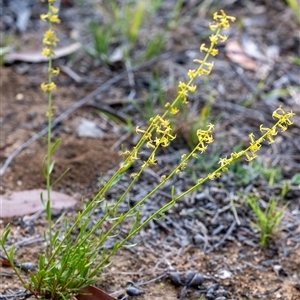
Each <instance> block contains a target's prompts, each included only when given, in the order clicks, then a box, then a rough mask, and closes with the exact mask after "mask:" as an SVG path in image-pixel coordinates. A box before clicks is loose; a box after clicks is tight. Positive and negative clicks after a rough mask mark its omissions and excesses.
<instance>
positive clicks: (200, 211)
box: [0, 0, 300, 300]
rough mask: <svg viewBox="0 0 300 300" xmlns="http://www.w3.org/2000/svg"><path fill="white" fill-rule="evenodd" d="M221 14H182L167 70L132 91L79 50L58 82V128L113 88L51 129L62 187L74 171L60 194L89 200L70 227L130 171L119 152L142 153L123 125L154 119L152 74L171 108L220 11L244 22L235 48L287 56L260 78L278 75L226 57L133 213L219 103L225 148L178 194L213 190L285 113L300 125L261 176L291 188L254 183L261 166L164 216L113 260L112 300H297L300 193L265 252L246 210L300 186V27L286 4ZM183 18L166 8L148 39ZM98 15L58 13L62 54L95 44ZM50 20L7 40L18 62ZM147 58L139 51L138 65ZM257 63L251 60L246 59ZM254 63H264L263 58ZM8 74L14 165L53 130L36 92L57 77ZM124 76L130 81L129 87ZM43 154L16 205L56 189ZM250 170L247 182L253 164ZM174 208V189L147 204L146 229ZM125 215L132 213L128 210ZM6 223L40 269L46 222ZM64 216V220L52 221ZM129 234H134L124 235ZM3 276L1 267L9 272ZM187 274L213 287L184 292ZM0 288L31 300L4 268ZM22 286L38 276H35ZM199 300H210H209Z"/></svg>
mask: <svg viewBox="0 0 300 300" xmlns="http://www.w3.org/2000/svg"><path fill="white" fill-rule="evenodd" d="M16 2H17V1H16ZM29 2H30V1H29ZM210 2H211V3H210ZM213 2H214V1H203V3H204V4H207V5H208V8H206V10H205V9H204V6H203V10H204V11H206V14H204V13H202V12H201V11H200V10H199V11H198V10H197V9H196V8H197V7H198V8H199V5H200V4H201V1H184V6H183V8H182V15H181V22H180V25H178V26H177V27H176V28H175V29H173V30H170V31H168V32H167V33H165V35H166V38H167V43H166V49H165V51H166V53H167V56H165V57H164V56H160V57H158V58H157V59H156V60H155V61H153V62H152V63H150V64H148V65H147V64H146V65H142V66H139V67H138V68H137V70H136V71H134V72H133V74H134V85H132V82H131V81H130V76H129V75H128V73H126V68H125V66H124V63H122V62H119V63H118V64H117V63H116V64H113V65H110V66H108V65H104V64H101V61H100V60H99V59H98V60H97V59H96V58H91V57H90V56H89V55H87V53H86V52H85V51H82V49H81V50H79V51H78V52H76V53H74V54H72V56H69V57H63V58H60V59H58V60H56V61H55V65H56V66H59V67H60V68H62V67H63V66H65V67H66V68H65V69H64V70H65V71H63V72H62V74H61V75H60V76H59V77H58V79H57V81H56V83H57V85H58V87H59V88H58V89H57V90H56V91H55V95H54V105H55V106H56V111H55V116H54V118H57V117H59V116H61V114H62V113H63V112H65V111H66V110H67V109H68V108H70V107H72V106H73V105H75V104H76V103H78V102H79V101H80V100H81V99H84V97H86V96H87V95H89V94H90V93H91V92H93V91H94V90H96V89H99V87H100V88H101V87H103V89H102V91H101V92H99V93H96V95H94V97H91V99H90V101H87V102H86V103H85V104H84V105H82V106H81V107H80V108H79V109H76V110H74V112H72V113H70V114H69V115H68V116H66V118H64V119H63V120H61V121H59V122H58V124H56V126H55V127H54V129H53V137H54V138H62V143H61V145H60V146H59V148H58V151H56V153H55V155H54V160H55V162H56V167H55V173H54V178H55V177H57V176H58V175H59V174H61V172H63V171H64V170H66V169H67V168H70V171H69V172H68V173H67V174H66V176H64V177H63V179H62V180H61V181H60V182H59V183H58V184H57V185H56V186H55V190H56V191H59V192H62V193H65V194H67V195H70V196H72V197H74V198H76V199H77V200H78V205H77V206H76V207H74V208H71V209H70V208H69V209H67V210H65V212H66V214H67V216H69V217H70V219H71V220H72V218H74V217H75V215H76V211H77V210H78V209H80V208H81V204H80V200H82V199H83V201H84V202H88V201H89V199H91V198H92V197H93V195H95V193H96V192H97V190H98V189H99V186H100V184H101V182H102V181H103V180H105V178H106V176H109V175H110V174H112V173H113V171H114V170H115V169H116V167H117V166H118V164H119V162H120V156H119V151H120V149H121V146H122V145H125V147H131V146H132V145H134V141H136V137H135V135H134V134H132V133H131V132H130V130H129V129H128V127H129V126H128V123H126V116H130V118H131V121H132V123H133V124H134V126H136V125H142V126H144V125H145V122H146V121H145V120H146V119H147V118H148V115H147V108H149V103H148V102H147V101H148V100H146V99H149V98H150V96H151V88H150V86H151V78H153V77H151V76H152V75H153V73H155V72H156V73H155V74H159V77H160V78H161V80H162V81H163V85H164V88H163V91H162V93H163V95H164V97H165V99H169V98H171V97H172V95H174V93H175V90H176V82H177V81H178V80H183V78H185V76H186V75H185V74H186V72H187V71H188V69H190V68H193V67H194V65H193V61H192V60H193V58H194V57H195V55H196V56H197V57H199V56H200V55H201V54H199V53H198V48H199V45H200V44H201V43H202V42H207V34H203V32H204V31H207V24H208V23H209V21H210V19H209V16H210V15H211V13H212V12H213V11H214V9H216V8H223V9H225V10H226V12H227V13H228V14H230V15H234V16H236V17H237V19H238V22H237V23H236V24H235V25H234V26H233V27H232V29H231V30H230V32H229V35H230V37H231V38H232V39H236V40H238V41H240V43H241V45H243V47H245V48H244V49H248V48H250V47H251V46H253V44H255V45H258V47H259V48H260V49H261V51H262V53H264V54H265V57H264V58H269V59H271V57H272V55H271V54H270V53H271V52H272V51H275V52H276V53H278V56H277V57H276V59H275V60H274V61H273V63H268V64H262V65H264V66H265V67H266V66H267V69H266V68H263V67H256V68H254V69H253V68H252V67H253V65H251V63H253V62H250V65H251V67H249V66H248V67H247V66H246V65H245V64H243V63H242V64H241V65H240V64H239V63H234V62H232V61H231V60H230V59H229V57H228V56H226V55H225V51H226V48H224V47H223V46H220V48H219V50H220V55H219V56H218V57H217V58H216V59H215V69H214V71H213V73H212V75H211V77H210V80H209V82H205V81H199V82H198V85H199V88H198V89H199V92H198V93H197V94H196V95H195V96H193V97H192V98H191V99H190V106H191V109H190V110H191V111H190V112H188V114H189V118H188V119H184V117H183V116H179V117H178V120H179V121H178V120H177V121H178V122H177V128H176V130H177V133H178V141H177V142H176V143H175V144H174V145H173V146H172V148H171V149H168V150H165V151H162V152H161V153H159V157H158V166H157V170H154V171H155V172H153V171H149V172H148V173H147V174H145V176H143V178H142V180H141V182H140V185H139V186H138V187H136V189H135V190H133V192H132V195H131V198H132V201H133V202H135V201H137V200H138V199H139V198H140V197H141V195H143V193H144V192H149V191H151V188H153V186H155V185H156V184H157V182H158V178H159V176H158V175H159V174H160V173H159V172H160V171H159V170H164V172H166V171H167V170H170V169H172V167H174V163H176V162H177V161H178V158H179V157H180V155H181V154H182V153H184V152H186V151H187V144H188V141H189V137H188V135H189V133H188V132H189V130H188V128H190V122H189V121H190V120H191V119H193V118H194V116H195V115H196V116H197V115H199V114H202V116H203V108H207V107H208V106H207V95H209V96H213V97H214V99H213V100H212V102H211V107H210V108H211V110H212V112H211V115H210V118H209V120H210V122H216V130H215V131H216V134H215V139H216V141H218V142H216V143H214V145H213V146H212V149H211V150H210V152H209V153H208V154H205V155H204V159H203V160H202V161H199V162H195V165H194V166H193V167H191V168H190V169H189V173H187V175H186V176H181V175H180V176H178V177H176V178H175V180H174V181H173V182H172V183H170V185H174V186H175V188H176V191H177V192H180V191H183V190H185V189H186V188H188V187H190V186H191V184H192V183H193V178H195V177H196V178H199V177H202V176H203V174H205V172H207V170H209V168H210V165H211V164H213V163H214V159H215V156H216V155H219V156H222V157H223V156H226V155H228V154H230V153H231V152H232V151H233V147H235V146H236V145H241V146H242V147H243V146H245V145H247V141H248V134H249V133H251V132H256V133H257V134H258V128H259V126H260V124H262V123H264V124H265V125H266V126H270V124H272V118H271V114H272V111H273V110H274V109H276V108H277V107H278V106H279V105H282V107H284V108H285V109H286V110H293V111H294V112H295V114H296V116H295V118H294V125H293V126H292V127H291V128H290V129H289V130H288V131H287V132H285V133H278V138H277V142H276V143H275V144H273V145H272V146H271V147H270V146H268V145H263V147H262V150H261V152H260V153H261V156H260V159H261V160H260V163H261V165H262V166H263V167H262V168H261V169H260V171H261V172H262V170H264V169H266V170H269V169H270V168H274V167H279V169H278V170H277V169H276V171H275V175H274V176H277V175H278V176H279V173H281V178H279V179H278V180H277V181H276V182H275V183H274V184H273V185H269V184H268V180H266V178H265V177H264V176H262V174H260V173H255V172H254V171H253V168H254V166H253V165H252V167H251V168H249V169H244V170H247V172H244V173H238V172H237V171H236V170H234V169H233V170H230V172H228V173H227V174H224V176H223V177H222V179H220V180H218V181H213V182H209V183H208V184H205V185H204V186H203V188H202V189H201V190H199V191H197V192H195V193H193V194H192V195H190V196H189V197H186V198H185V199H183V200H182V201H181V202H180V203H178V204H177V205H176V206H175V207H173V208H172V209H171V210H170V211H169V212H167V213H166V216H165V218H164V219H163V220H159V221H154V222H152V223H151V224H150V225H149V226H148V227H147V228H145V229H144V230H143V231H142V232H141V233H140V235H139V236H137V237H136V238H135V239H134V241H133V242H137V243H138V245H137V246H136V247H134V248H124V249H123V250H122V251H120V252H119V253H118V254H117V255H115V256H114V259H113V261H112V265H111V266H110V267H108V268H107V269H105V270H103V272H102V273H101V274H99V284H98V286H99V287H100V288H101V289H103V290H105V291H106V292H107V293H109V294H111V295H113V296H114V297H118V296H120V295H121V294H126V292H127V295H128V294H130V292H129V290H128V287H127V283H128V282H130V281H132V282H134V283H135V284H136V285H137V286H138V287H139V288H140V289H142V290H143V291H144V294H143V295H138V296H130V295H129V296H128V299H137V300H143V299H144V300H145V299H147V300H150V299H154V300H155V299H166V300H171V299H182V300H183V299H191V300H196V299H216V300H226V299H227V300H229V299H241V300H243V299H282V300H283V299H284V300H298V299H300V186H299V183H297V182H296V183H295V184H291V185H290V188H289V191H288V193H287V194H286V195H284V197H282V199H281V201H280V206H283V205H285V204H287V203H288V206H287V208H286V210H285V212H284V217H283V221H282V224H281V229H280V231H279V232H278V234H277V236H276V237H275V238H274V239H273V240H272V241H271V243H270V244H269V245H268V246H267V247H266V248H264V249H262V248H261V247H260V246H259V234H258V232H257V231H256V230H255V229H253V227H252V226H251V221H253V220H254V219H253V213H252V212H251V211H250V208H249V207H248V206H247V204H246V203H245V198H244V197H243V195H248V194H254V195H256V196H257V197H258V198H259V199H261V201H262V203H267V202H268V201H269V200H270V198H271V197H272V196H274V195H276V196H278V195H280V191H281V190H282V188H283V185H284V182H285V181H290V180H291V179H292V178H294V176H296V175H297V174H299V173H300V139H299V133H300V118H299V116H300V99H299V81H300V74H299V64H298V65H297V64H296V63H295V62H294V60H293V58H296V57H299V26H298V25H297V23H296V20H295V18H294V16H293V14H292V12H291V10H290V9H289V7H288V6H287V5H286V3H285V2H284V1H279V0H278V1H255V3H253V1H224V3H223V4H222V7H220V4H219V5H216V3H213ZM11 3H12V2H11ZM30 3H31V2H30ZM203 3H202V4H203ZM1 4H3V7H4V8H5V9H6V11H5V13H7V15H6V16H7V17H6V18H3V15H2V16H1V18H2V19H1V22H2V23H1V24H2V25H1V26H2V27H3V26H4V25H5V24H6V25H7V23H5V22H6V21H7V18H8V17H10V16H12V17H11V18H12V20H13V18H14V17H13V13H12V11H11V8H10V7H9V5H8V4H7V3H6V1H2V2H1ZM210 5H211V7H210ZM172 7H173V1H165V4H164V5H163V6H162V8H161V10H159V11H158V13H157V15H156V16H155V18H154V21H153V24H151V26H153V29H152V27H149V28H147V30H149V31H151V30H153V31H157V30H159V28H160V26H161V24H164V22H166V19H167V16H168V11H169V9H171V8H172ZM92 8H93V6H92V7H90V6H89V5H88V4H87V5H86V6H80V5H77V4H76V3H75V2H73V1H62V2H61V19H62V24H61V25H60V27H59V28H58V30H60V31H59V35H60V39H61V42H62V44H63V45H67V44H68V43H71V42H70V40H71V36H75V37H77V39H78V40H79V41H80V42H81V43H87V41H88V36H86V28H85V27H84V26H85V25H86V24H88V20H89V18H92V17H93V15H92V14H93V10H92ZM43 9H44V7H43V6H42V4H39V5H37V6H31V14H32V17H31V19H30V22H29V25H28V28H27V29H26V30H25V31H24V32H23V33H18V34H16V33H15V31H14V28H13V29H10V30H11V31H9V32H10V34H13V35H14V37H16V41H14V43H15V44H14V46H16V44H17V45H18V47H19V48H18V47H17V48H18V49H21V51H26V50H27V49H30V50H36V47H37V45H38V43H39V40H40V39H39V38H41V37H42V34H43V30H44V29H45V28H44V27H43V26H42V25H40V22H39V21H38V15H39V14H40V13H42V12H44V11H43ZM96 16H97V15H96ZM239 22H241V23H243V26H242V25H241V23H240V25H239ZM13 23H14V22H12V23H10V24H13ZM3 24H4V25H3ZM7 26H8V25H7ZM11 26H12V25H11ZM239 26H240V27H239ZM2 27H1V29H2V30H3V32H4V33H5V32H6V33H7V32H8V30H9V29H7V28H4V27H3V28H2ZM8 27H9V26H8ZM242 27H243V30H242V29H241V28H242ZM5 30H6V31H5ZM144 30H146V29H144ZM147 30H146V31H145V34H147ZM71 33H72V34H71ZM142 37H143V35H142ZM251 43H252V44H251ZM272 49H273V50H272ZM138 50H139V48H138V47H137V49H135V51H136V52H138ZM136 52H134V54H135V53H136ZM248 52H251V50H249V49H248ZM254 52H255V51H254ZM275 56H276V55H275ZM261 59H262V58H261ZM253 60H254V61H255V62H256V63H257V62H261V61H260V60H259V59H258V58H257V57H254V58H253ZM251 68H252V69H251ZM70 70H72V71H73V72H74V73H72V72H70ZM124 71H125V73H122V72H124ZM0 72H1V112H0V113H1V115H0V117H1V141H0V147H1V148H0V149H1V164H2V165H3V164H4V163H5V161H6V159H7V158H8V157H9V156H10V155H11V153H12V152H13V151H15V150H16V149H18V148H19V147H20V146H21V145H22V144H23V143H24V142H26V141H27V140H28V139H30V138H31V137H32V136H34V135H35V134H38V133H39V132H40V131H41V130H43V129H44V128H45V126H46V117H45V112H46V110H47V103H46V99H45V95H44V94H43V93H42V92H41V90H40V87H39V86H40V84H41V82H43V81H44V80H45V78H46V67H45V65H44V63H28V62H24V61H20V60H18V61H14V62H10V63H6V64H5V65H4V66H3V67H1V69H0ZM129 73H130V74H131V72H129ZM74 74H77V75H78V76H79V78H80V80H78V77H76V76H74ZM120 74H123V75H122V76H123V77H118V76H120ZM131 75H132V74H131ZM111 78H115V79H116V80H115V82H116V83H114V84H111V85H107V86H105V87H104V85H105V84H106V83H107V82H108V81H109V80H110V79H111ZM174 82H175V83H174ZM156 88H157V87H156ZM100 90H101V89H100ZM133 90H134V91H135V96H134V98H133V99H134V100H135V101H136V103H137V104H138V106H139V105H140V110H138V109H136V107H137V106H136V105H133V104H132V97H130V96H129V95H131V94H132V93H131V92H132V91H133ZM158 94H159V92H158V88H157V90H156V94H155V97H154V100H153V103H154V110H155V112H156V111H159V101H158V100H157V99H158V96H157V95H158ZM103 112H106V113H107V112H108V113H110V114H111V115H113V116H114V118H112V117H107V115H105V114H103ZM141 112H142V114H141ZM193 113H194V114H193ZM181 118H182V119H181ZM124 119H125V120H124ZM85 120H89V121H92V122H94V123H95V124H97V128H98V129H100V130H99V132H100V133H99V134H100V136H98V137H97V138H95V137H94V138H92V137H82V136H80V134H79V131H78V128H79V127H80V124H82V122H83V121H85ZM181 120H182V121H181ZM179 123H180V124H181V125H179ZM45 152H46V140H45V138H44V136H41V137H40V138H38V139H37V140H36V141H35V142H33V143H32V144H30V145H29V146H28V147H26V148H25V149H24V150H23V151H21V153H20V154H18V155H17V156H16V157H15V158H14V159H13V160H12V162H11V163H10V165H9V166H8V168H7V169H6V170H5V173H4V174H3V176H2V177H1V197H7V196H9V195H10V194H11V193H13V192H15V191H23V190H30V189H37V188H44V187H45V179H44V177H43V175H42V172H41V163H42V160H43V157H44V155H45ZM217 161H218V160H217ZM217 161H216V163H217ZM242 166H244V167H245V168H247V167H246V165H245V164H244V163H242ZM133 171H134V170H133ZM155 173H157V174H158V175H156V174H155ZM103 177H104V178H103ZM279 177H280V176H279ZM249 178H250V179H249ZM129 180H130V179H129V178H127V177H126V178H125V177H124V178H123V179H122V180H121V182H120V184H119V185H118V186H117V187H114V188H113V189H112V190H111V191H110V192H109V194H108V195H107V201H111V202H112V201H114V199H116V197H117V196H118V195H119V194H120V193H121V192H122V190H124V189H125V187H126V184H127V183H128V182H129ZM238 181H239V182H240V183H238ZM168 195H169V193H168V190H167V189H166V190H163V191H162V193H159V194H158V195H157V196H155V197H153V198H151V199H149V201H148V202H147V203H146V206H145V207H144V208H143V209H142V216H143V217H145V218H146V217H147V216H148V215H149V214H151V212H153V211H155V209H157V208H158V207H159V206H161V204H164V203H166V202H167V201H168V197H169V196H168ZM3 199H4V198H3ZM233 203H234V205H233ZM126 206H127V203H125V204H124V209H126ZM233 206H234V208H235V209H233ZM4 211H5V208H3V207H2V208H1V224H0V225H1V227H2V228H3V227H4V226H5V225H6V224H7V223H10V224H11V235H10V237H9V240H8V244H9V245H13V244H16V245H17V251H16V261H17V262H32V263H34V264H36V262H37V258H38V255H39V254H40V253H42V252H43V251H44V242H43V231H44V230H45V229H46V218H45V214H44V213H40V214H38V215H36V214H26V215H22V214H20V215H19V216H15V217H9V218H5V217H4V215H3V214H2V212H4ZM60 213H61V212H56V215H54V219H56V218H57V217H58V216H59V215H60ZM2 216H3V218H2ZM100 217H101V212H99V213H98V214H95V220H97V218H100ZM126 226H127V224H124V228H123V230H124V231H126V228H127V227H126ZM108 247H109V245H108ZM1 262H2V264H3V260H1ZM190 271H194V272H196V273H197V274H202V275H203V276H204V281H203V283H201V284H200V285H197V286H194V287H189V288H188V289H187V290H186V291H183V289H184V287H183V285H179V286H178V285H176V282H175V281H176V280H175V279H174V277H175V278H177V277H176V276H179V277H180V278H181V281H182V282H184V281H185V277H186V276H187V274H188V272H190ZM0 276H1V279H0V299H8V298H10V299H11V298H14V296H12V295H14V293H16V292H17V291H19V290H22V286H21V285H20V283H19V282H18V281H17V278H16V276H14V274H13V272H12V270H11V269H10V268H8V267H5V266H4V264H3V265H2V266H1V267H0ZM24 276H25V277H26V276H27V274H26V273H24ZM201 295H202V297H203V298H200V297H201ZM120 299H121V298H120Z"/></svg>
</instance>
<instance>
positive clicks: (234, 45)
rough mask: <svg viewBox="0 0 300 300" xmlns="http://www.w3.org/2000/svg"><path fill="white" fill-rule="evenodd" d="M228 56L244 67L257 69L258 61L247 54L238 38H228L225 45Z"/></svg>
mask: <svg viewBox="0 0 300 300" xmlns="http://www.w3.org/2000/svg"><path fill="white" fill-rule="evenodd" d="M225 50H226V56H227V57H228V58H229V59H230V60H231V61H232V62H234V63H236V64H238V65H239V66H241V67H242V68H244V69H247V70H252V71H256V69H257V63H256V61H255V60H254V59H252V58H251V57H250V56H248V55H247V53H246V52H245V51H244V49H243V47H242V46H241V44H240V43H239V42H238V41H237V40H228V42H227V43H226V46H225Z"/></svg>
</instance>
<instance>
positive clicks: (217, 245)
mask: <svg viewBox="0 0 300 300" xmlns="http://www.w3.org/2000/svg"><path fill="white" fill-rule="evenodd" d="M235 226H236V221H235V220H234V221H233V222H232V224H231V225H230V227H229V229H228V230H227V232H226V233H225V235H224V236H223V237H222V238H221V240H220V241H219V242H218V243H216V244H214V245H213V246H212V247H211V248H210V249H208V250H207V251H206V252H205V253H210V252H212V251H213V250H214V249H217V248H219V247H220V246H221V245H222V244H224V242H225V241H226V240H227V238H228V237H229V236H230V235H231V233H232V231H233V230H234V228H235Z"/></svg>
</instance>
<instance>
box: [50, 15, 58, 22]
mask: <svg viewBox="0 0 300 300" xmlns="http://www.w3.org/2000/svg"><path fill="white" fill-rule="evenodd" d="M49 21H50V22H51V23H57V24H59V23H60V19H59V18H58V16H57V15H51V16H50V17H49Z"/></svg>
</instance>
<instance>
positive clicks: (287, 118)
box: [219, 107, 295, 172]
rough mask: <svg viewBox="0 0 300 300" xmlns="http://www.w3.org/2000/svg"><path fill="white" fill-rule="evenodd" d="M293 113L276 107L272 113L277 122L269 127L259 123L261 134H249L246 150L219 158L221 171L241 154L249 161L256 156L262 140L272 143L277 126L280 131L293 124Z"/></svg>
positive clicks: (225, 169)
mask: <svg viewBox="0 0 300 300" xmlns="http://www.w3.org/2000/svg"><path fill="white" fill-rule="evenodd" d="M294 115H295V114H294V113H293V112H292V111H291V112H285V111H284V110H283V109H282V108H281V107H279V108H277V109H276V110H275V111H274V112H273V115H272V116H273V118H274V119H277V120H278V121H277V123H276V124H275V125H273V126H272V127H271V128H268V127H264V126H263V125H261V126H260V131H261V132H262V133H263V135H262V136H261V137H260V138H259V139H257V140H255V136H254V134H253V133H251V134H249V138H250V146H249V147H248V148H247V149H246V150H242V151H240V152H238V153H232V154H231V156H230V158H227V157H225V158H220V161H219V164H220V165H221V171H223V172H225V171H227V166H228V165H230V164H231V163H232V162H233V161H235V160H236V159H238V158H240V157H241V156H245V157H246V160H247V161H251V160H253V159H254V158H256V157H257V154H256V152H257V151H258V150H259V149H260V147H261V144H262V142H264V141H265V140H267V141H268V143H269V144H272V143H274V142H275V140H274V138H273V137H274V136H276V135H277V128H280V129H281V130H282V131H285V130H287V128H288V126H290V125H292V124H293V121H292V120H291V118H292V117H293V116H294Z"/></svg>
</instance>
